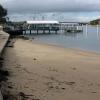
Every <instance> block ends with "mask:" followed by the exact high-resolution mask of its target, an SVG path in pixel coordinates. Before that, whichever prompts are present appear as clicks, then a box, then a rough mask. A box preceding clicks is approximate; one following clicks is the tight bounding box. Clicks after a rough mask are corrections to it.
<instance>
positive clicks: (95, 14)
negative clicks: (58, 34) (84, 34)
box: [0, 0, 100, 22]
mask: <svg viewBox="0 0 100 100" xmlns="http://www.w3.org/2000/svg"><path fill="white" fill-rule="evenodd" d="M0 4H2V5H3V6H4V7H5V8H6V9H7V10H8V17H9V18H10V20H12V21H24V20H59V21H69V22H70V21H81V22H87V21H90V20H93V19H96V18H100V0H0Z"/></svg>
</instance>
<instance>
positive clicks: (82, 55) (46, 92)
mask: <svg viewBox="0 0 100 100" xmlns="http://www.w3.org/2000/svg"><path fill="white" fill-rule="evenodd" d="M3 57H4V63H3V66H4V69H7V70H8V71H9V73H10V76H9V77H8V81H7V82H5V83H2V84H3V85H2V90H3V91H4V92H5V91H6V93H8V92H9V94H10V95H11V98H13V99H12V100H22V99H24V100H55V99H58V100H66V99H68V100H89V99H90V100H99V99H100V90H99V88H100V79H99V75H100V67H99V66H100V55H99V54H97V53H92V52H84V51H82V50H75V49H69V48H61V47H59V46H55V45H49V44H43V43H39V42H37V41H35V40H30V39H29V40H28V39H27V40H25V39H20V38H17V39H16V41H15V43H14V47H6V49H5V52H4V55H3Z"/></svg>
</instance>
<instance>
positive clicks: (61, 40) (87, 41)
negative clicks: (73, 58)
mask: <svg viewBox="0 0 100 100" xmlns="http://www.w3.org/2000/svg"><path fill="white" fill-rule="evenodd" d="M33 37H35V40H38V41H40V42H43V43H49V44H53V45H57V46H62V47H66V48H75V49H81V50H86V51H92V52H97V53H100V27H99V29H98V31H97V27H93V26H88V28H87V31H86V27H85V26H84V29H83V32H81V33H67V32H65V33H62V32H59V34H46V35H33Z"/></svg>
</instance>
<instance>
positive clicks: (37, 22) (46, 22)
mask: <svg viewBox="0 0 100 100" xmlns="http://www.w3.org/2000/svg"><path fill="white" fill-rule="evenodd" d="M26 22H27V24H59V22H58V21H26Z"/></svg>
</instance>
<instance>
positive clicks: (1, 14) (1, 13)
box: [0, 5, 7, 23]
mask: <svg viewBox="0 0 100 100" xmlns="http://www.w3.org/2000/svg"><path fill="white" fill-rule="evenodd" d="M6 15H7V10H6V9H5V8H3V6H2V5H0V23H5V22H6V18H5V17H6Z"/></svg>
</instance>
